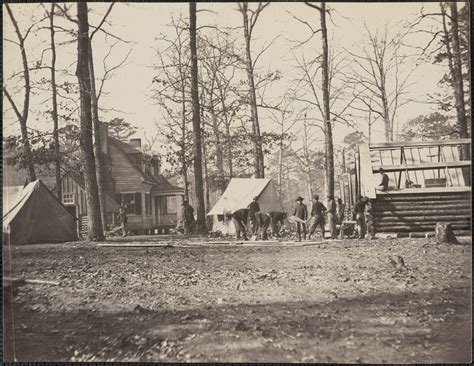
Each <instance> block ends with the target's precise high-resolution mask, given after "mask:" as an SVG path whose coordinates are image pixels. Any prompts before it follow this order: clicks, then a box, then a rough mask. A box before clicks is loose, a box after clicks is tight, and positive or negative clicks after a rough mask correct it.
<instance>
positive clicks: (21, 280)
mask: <svg viewBox="0 0 474 366" xmlns="http://www.w3.org/2000/svg"><path fill="white" fill-rule="evenodd" d="M3 281H4V282H5V281H6V282H7V283H10V284H11V285H13V286H15V285H17V286H24V285H26V284H38V285H51V286H59V285H60V284H61V282H55V281H46V280H35V279H24V278H13V277H3Z"/></svg>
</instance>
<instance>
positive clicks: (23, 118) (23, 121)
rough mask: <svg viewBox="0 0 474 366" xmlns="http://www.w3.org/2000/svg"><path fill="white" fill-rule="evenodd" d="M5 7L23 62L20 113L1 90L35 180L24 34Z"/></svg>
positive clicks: (8, 96)
mask: <svg viewBox="0 0 474 366" xmlns="http://www.w3.org/2000/svg"><path fill="white" fill-rule="evenodd" d="M5 7H6V9H7V12H8V15H9V16H10V19H11V21H12V23H13V27H14V28H15V33H16V35H17V37H18V44H19V46H20V50H21V60H22V62H23V79H24V81H25V95H24V99H23V112H22V113H20V111H19V110H18V108H17V107H16V105H15V103H14V101H13V99H12V97H11V96H10V94H9V93H8V91H7V90H6V88H4V89H3V90H4V93H5V96H6V97H7V99H8V100H9V102H10V104H11V105H12V107H13V109H14V111H15V114H16V116H17V118H18V121H19V122H20V131H21V141H22V144H23V150H24V151H25V156H26V160H27V169H28V177H29V180H30V182H33V181H35V180H36V172H35V166H34V164H33V159H32V155H31V146H30V140H29V139H28V129H27V127H26V126H27V123H28V112H29V111H30V92H31V85H30V70H29V68H28V59H27V58H26V50H25V38H26V36H25V37H23V36H22V34H21V32H20V28H19V27H18V23H17V21H16V19H15V17H14V16H13V13H12V11H11V9H10V6H9V5H8V4H5Z"/></svg>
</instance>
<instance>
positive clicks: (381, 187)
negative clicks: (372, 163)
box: [375, 168, 388, 192]
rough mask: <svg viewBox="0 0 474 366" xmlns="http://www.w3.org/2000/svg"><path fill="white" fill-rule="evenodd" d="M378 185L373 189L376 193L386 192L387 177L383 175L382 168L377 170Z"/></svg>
mask: <svg viewBox="0 0 474 366" xmlns="http://www.w3.org/2000/svg"><path fill="white" fill-rule="evenodd" d="M379 174H380V184H379V185H378V186H377V187H375V189H377V190H378V191H384V192H385V191H388V175H387V174H385V173H384V170H383V168H380V169H379Z"/></svg>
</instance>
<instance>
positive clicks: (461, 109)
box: [441, 2, 470, 159]
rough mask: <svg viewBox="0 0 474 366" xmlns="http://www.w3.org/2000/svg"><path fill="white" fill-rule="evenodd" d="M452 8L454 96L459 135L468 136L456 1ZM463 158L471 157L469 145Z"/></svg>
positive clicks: (463, 151)
mask: <svg viewBox="0 0 474 366" xmlns="http://www.w3.org/2000/svg"><path fill="white" fill-rule="evenodd" d="M441 9H442V12H443V22H444V21H445V20H444V19H445V16H444V15H445V10H444V6H443V5H442V4H441ZM450 10H451V45H452V51H453V52H452V55H451V57H450V58H452V65H451V73H452V75H451V76H452V80H453V81H452V83H453V88H454V96H455V101H456V114H457V119H458V130H459V137H461V138H467V137H469V135H468V129H467V116H466V106H465V101H464V85H463V76H462V59H461V49H460V44H459V27H458V8H457V4H456V2H452V3H451V5H450ZM447 49H448V50H449V43H448V44H447ZM461 155H462V156H461V159H469V156H470V153H469V148H468V146H464V147H463V149H462V150H461Z"/></svg>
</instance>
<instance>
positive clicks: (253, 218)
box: [247, 197, 260, 235]
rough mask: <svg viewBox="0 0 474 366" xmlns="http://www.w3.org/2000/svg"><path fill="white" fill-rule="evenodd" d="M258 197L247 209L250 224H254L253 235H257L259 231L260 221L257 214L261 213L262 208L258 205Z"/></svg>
mask: <svg viewBox="0 0 474 366" xmlns="http://www.w3.org/2000/svg"><path fill="white" fill-rule="evenodd" d="M257 201H258V197H254V198H253V201H252V202H250V204H249V205H248V207H247V209H248V210H249V218H250V223H251V224H252V234H253V235H257V231H258V220H257V216H256V213H257V212H260V206H259V204H258V202H257Z"/></svg>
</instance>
